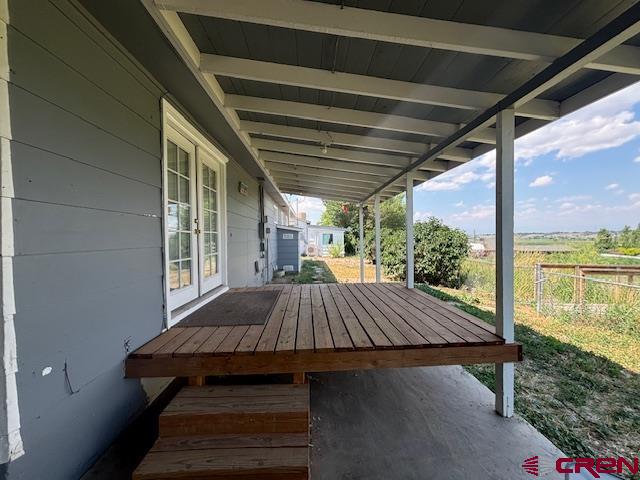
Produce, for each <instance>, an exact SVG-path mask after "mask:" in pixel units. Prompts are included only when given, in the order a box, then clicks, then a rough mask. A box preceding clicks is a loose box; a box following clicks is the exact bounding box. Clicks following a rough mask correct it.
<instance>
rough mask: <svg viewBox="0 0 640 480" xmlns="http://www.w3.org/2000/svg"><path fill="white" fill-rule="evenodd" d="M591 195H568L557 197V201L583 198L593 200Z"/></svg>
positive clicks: (576, 200)
mask: <svg viewBox="0 0 640 480" xmlns="http://www.w3.org/2000/svg"><path fill="white" fill-rule="evenodd" d="M591 198H592V197H591V195H567V196H566V197H560V198H558V199H556V202H559V203H561V202H579V201H583V200H591Z"/></svg>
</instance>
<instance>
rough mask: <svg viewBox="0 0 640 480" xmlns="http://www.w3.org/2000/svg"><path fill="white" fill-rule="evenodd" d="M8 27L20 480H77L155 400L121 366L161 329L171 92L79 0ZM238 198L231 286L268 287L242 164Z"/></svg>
mask: <svg viewBox="0 0 640 480" xmlns="http://www.w3.org/2000/svg"><path fill="white" fill-rule="evenodd" d="M7 29H8V35H7V37H8V50H9V64H10V67H11V74H10V81H9V83H8V88H7V89H8V97H9V106H10V111H11V131H12V134H11V136H12V138H11V140H10V143H9V146H10V151H11V165H12V168H13V175H12V177H13V178H12V179H13V184H14V188H15V198H14V199H13V200H12V206H13V219H12V220H13V222H12V223H13V227H14V239H15V258H14V263H13V282H14V291H15V303H16V315H15V324H16V351H17V365H18V373H17V377H16V379H17V380H16V381H17V396H18V407H19V414H20V423H21V435H22V440H23V443H24V450H25V454H24V455H23V456H21V457H20V458H18V459H16V460H15V461H14V462H11V463H10V464H8V466H7V478H9V479H29V480H38V479H46V480H57V479H61V480H62V479H64V480H69V479H74V478H79V476H80V475H81V474H82V473H83V472H84V471H85V470H86V468H87V467H88V466H89V465H90V464H91V463H92V462H93V461H94V460H95V459H96V458H97V456H98V455H100V454H101V453H102V452H103V451H104V449H105V448H106V447H107V446H108V445H109V444H110V443H111V441H112V440H113V439H114V438H115V436H116V435H117V434H118V433H119V432H120V431H121V430H122V429H123V427H124V426H126V425H127V424H128V423H129V422H130V421H131V420H132V418H133V417H134V416H135V415H137V414H138V413H139V412H140V410H141V409H142V408H143V407H144V406H145V404H146V402H147V400H148V397H147V394H146V392H145V390H144V389H143V388H142V386H141V383H140V381H138V380H127V379H124V378H123V360H124V358H125V356H126V354H127V352H128V351H130V350H133V349H135V348H137V347H139V346H140V345H142V344H143V343H145V342H146V341H148V340H149V339H150V338H152V337H153V336H155V335H157V334H158V333H160V331H161V330H162V328H163V323H164V321H163V257H162V220H161V219H162V208H161V205H162V197H161V183H162V182H161V178H162V163H161V138H162V132H161V108H160V105H161V98H162V96H163V95H164V94H165V93H166V92H165V91H164V89H163V88H162V86H160V85H159V84H158V83H157V82H155V81H154V80H153V79H150V78H149V75H148V74H147V73H145V72H144V71H143V70H142V69H141V68H139V67H138V65H137V63H136V62H135V61H134V60H132V59H131V58H130V57H129V56H128V54H126V52H125V51H124V49H123V48H122V47H121V46H119V45H117V44H116V43H114V42H113V41H112V40H111V37H110V36H109V35H108V34H105V33H104V32H103V31H102V29H101V28H100V26H99V25H96V24H95V20H94V19H92V18H91V17H87V16H86V15H85V13H84V12H83V11H82V10H79V9H77V8H76V7H75V6H74V5H73V4H72V3H71V2H69V1H67V0H50V1H42V0H10V1H9V25H8V28H7ZM209 133H210V134H212V135H213V136H215V132H209ZM240 181H242V182H244V183H245V184H247V185H248V187H249V188H248V195H246V196H244V195H242V194H240V193H239V192H238V182H240ZM227 192H228V198H227V216H228V276H229V284H230V285H231V286H244V285H260V284H261V283H262V281H263V279H262V274H261V272H258V273H256V272H255V268H254V262H255V261H256V260H259V239H258V232H257V222H258V218H259V213H258V196H257V195H258V184H257V181H256V180H255V179H253V178H251V177H250V176H249V174H248V173H246V172H245V171H244V170H243V169H242V168H240V167H239V165H238V164H237V163H235V162H234V161H233V160H231V161H230V162H229V164H228V167H227Z"/></svg>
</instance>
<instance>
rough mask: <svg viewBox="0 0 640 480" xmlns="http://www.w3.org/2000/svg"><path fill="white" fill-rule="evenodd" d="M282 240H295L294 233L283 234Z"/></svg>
mask: <svg viewBox="0 0 640 480" xmlns="http://www.w3.org/2000/svg"><path fill="white" fill-rule="evenodd" d="M282 239H283V240H293V233H283V234H282Z"/></svg>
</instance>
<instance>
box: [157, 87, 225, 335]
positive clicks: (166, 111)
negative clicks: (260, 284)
mask: <svg viewBox="0 0 640 480" xmlns="http://www.w3.org/2000/svg"><path fill="white" fill-rule="evenodd" d="M161 109H162V132H161V134H162V210H161V211H162V218H161V222H162V259H163V262H162V263H163V270H164V271H163V279H162V280H163V289H164V311H165V326H166V327H167V328H170V327H171V326H173V325H175V324H176V323H177V322H178V321H179V320H180V319H181V318H183V317H184V316H185V315H187V314H189V313H191V312H192V311H194V310H196V309H198V308H200V307H201V306H202V305H204V304H206V303H208V302H209V301H211V300H213V299H214V298H215V297H217V296H218V295H220V294H222V293H224V292H225V291H226V290H227V285H228V280H227V278H228V277H227V272H228V267H227V191H226V184H227V172H226V166H227V163H228V162H229V158H228V157H227V156H226V155H225V154H224V153H223V152H222V151H221V150H220V149H218V148H217V147H216V146H215V145H214V144H213V142H212V141H211V140H209V139H208V138H207V137H206V136H205V135H204V134H203V133H202V132H201V131H200V130H199V129H198V128H196V127H195V125H194V123H193V122H192V121H190V120H188V119H187V118H186V116H185V115H183V114H182V113H181V112H180V111H179V110H178V109H177V108H176V107H175V106H174V105H172V104H171V103H170V102H169V101H168V100H167V99H166V98H163V99H162V105H161ZM172 130H173V131H175V132H176V133H178V134H179V135H180V136H182V137H184V138H185V139H187V140H188V141H189V142H190V143H192V144H193V145H194V147H195V158H194V162H195V168H196V170H197V169H198V168H199V166H200V165H201V159H200V152H203V153H205V154H206V155H207V156H209V157H211V158H212V159H213V160H214V161H215V162H217V163H218V171H219V173H220V178H219V192H218V198H219V200H220V205H219V207H218V208H219V215H218V217H219V220H218V221H219V232H220V247H219V263H220V275H221V286H220V287H218V288H217V289H216V288H214V292H215V294H213V295H212V294H211V293H212V292H210V291H208V292H201V290H200V288H201V281H200V279H201V276H202V275H201V271H202V270H201V269H202V258H201V257H202V255H201V247H200V243H201V241H200V239H199V238H198V237H197V236H195V235H194V238H196V241H195V244H196V248H197V251H198V268H197V272H198V275H197V278H194V279H193V283H194V285H196V288H197V289H198V295H197V296H196V298H195V299H191V301H187V302H186V303H185V304H183V305H181V306H171V305H170V302H169V300H170V298H171V295H170V290H169V278H168V275H169V255H168V246H169V231H168V226H167V216H166V211H167V206H168V193H167V138H168V133H169V132H170V131H172ZM200 176H201V173H200V172H198V171H196V172H195V178H194V181H195V184H196V195H195V197H196V198H195V199H194V208H193V209H192V211H193V212H198V216H200V214H201V201H200V198H199V197H200V196H201V195H200V187H201V182H200ZM192 245H193V242H192ZM185 306H186V307H185ZM183 307H185V308H183ZM176 310H179V311H176Z"/></svg>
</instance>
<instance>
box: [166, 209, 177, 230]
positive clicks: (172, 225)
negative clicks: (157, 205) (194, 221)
mask: <svg viewBox="0 0 640 480" xmlns="http://www.w3.org/2000/svg"><path fill="white" fill-rule="evenodd" d="M167 228H168V229H169V230H178V205H177V204H175V203H169V205H167Z"/></svg>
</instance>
